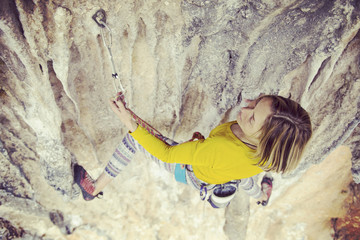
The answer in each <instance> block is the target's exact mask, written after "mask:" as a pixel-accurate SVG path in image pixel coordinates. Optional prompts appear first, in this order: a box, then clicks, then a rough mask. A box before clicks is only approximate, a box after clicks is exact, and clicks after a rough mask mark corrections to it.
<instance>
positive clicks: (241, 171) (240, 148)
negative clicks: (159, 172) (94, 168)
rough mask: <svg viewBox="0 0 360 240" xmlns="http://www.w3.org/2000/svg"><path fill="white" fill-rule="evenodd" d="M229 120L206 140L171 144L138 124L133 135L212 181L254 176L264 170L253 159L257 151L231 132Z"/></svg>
mask: <svg viewBox="0 0 360 240" xmlns="http://www.w3.org/2000/svg"><path fill="white" fill-rule="evenodd" d="M234 123H236V122H228V123H225V124H222V125H220V126H218V127H216V128H215V129H213V130H212V131H211V133H210V135H209V137H208V138H207V139H205V140H198V141H193V142H185V143H181V144H179V145H176V146H169V145H167V144H166V143H164V142H162V141H161V140H159V139H157V138H156V137H154V136H152V135H151V134H149V133H148V132H147V131H146V130H145V129H144V128H142V127H140V126H139V127H138V128H137V129H136V130H135V131H134V132H133V133H131V135H132V136H133V137H134V138H135V139H136V140H137V141H138V142H139V144H140V145H142V146H143V147H144V148H145V149H146V150H147V151H148V152H150V153H151V154H152V155H154V156H155V157H157V158H158V159H160V160H161V161H164V162H168V163H182V164H190V165H192V168H193V171H194V174H195V176H196V177H197V178H199V179H200V180H202V181H204V182H207V183H210V184H221V183H225V182H228V181H231V180H234V179H242V178H248V177H251V176H254V175H256V174H258V173H260V172H262V171H263V170H262V169H261V168H259V167H258V166H255V164H256V163H257V159H252V158H251V153H253V151H254V150H252V149H251V148H249V147H248V146H246V145H245V144H244V143H243V142H242V141H240V140H239V139H238V138H237V137H236V136H235V135H234V134H233V132H232V131H231V128H230V127H231V125H232V124H234Z"/></svg>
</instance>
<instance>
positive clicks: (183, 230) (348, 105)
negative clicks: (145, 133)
mask: <svg viewBox="0 0 360 240" xmlns="http://www.w3.org/2000/svg"><path fill="white" fill-rule="evenodd" d="M100 8H102V9H104V10H105V12H106V15H107V16H106V23H107V25H108V26H109V27H110V28H111V30H112V40H113V41H112V46H111V49H112V53H113V56H114V63H115V66H116V69H117V72H118V74H119V76H120V79H121V82H122V85H123V86H124V88H125V90H126V97H127V100H128V102H129V105H130V106H131V108H132V109H133V110H134V111H135V112H136V113H138V114H139V115H140V116H141V117H143V118H144V119H146V120H147V121H149V122H150V123H152V125H153V126H154V127H156V128H158V129H159V130H160V131H161V132H162V133H163V134H165V135H168V136H170V137H172V138H174V139H175V140H177V141H185V140H187V139H189V138H190V137H191V135H192V132H193V131H195V130H196V131H201V132H202V133H203V134H204V135H207V134H208V133H209V132H210V130H211V129H212V128H213V127H215V126H216V125H218V124H219V123H222V122H226V121H230V120H233V119H234V118H235V114H236V112H237V110H238V109H239V105H241V103H242V102H243V101H242V100H243V99H244V98H254V97H256V96H258V95H259V94H260V93H272V94H280V95H283V96H286V97H287V96H290V95H291V98H292V99H294V100H297V101H299V102H300V103H301V104H302V106H304V108H305V109H307V110H308V111H309V113H310V114H311V117H312V121H313V128H314V136H313V138H312V139H311V142H310V144H309V147H308V149H307V152H306V153H305V155H304V157H303V161H302V164H301V166H299V168H298V169H297V170H296V171H295V172H294V174H292V175H290V176H287V177H281V176H278V175H274V179H275V181H274V184H275V185H274V193H273V196H272V198H271V201H270V204H269V206H268V207H266V208H259V207H258V206H255V202H254V201H250V202H249V199H248V197H247V196H245V195H244V194H243V193H241V192H240V193H239V194H238V195H237V197H236V199H234V201H233V203H232V204H231V205H230V206H229V207H228V208H227V209H226V210H216V209H212V208H211V207H210V206H209V205H208V204H206V203H205V204H204V203H203V202H201V200H200V199H199V196H198V193H197V192H194V191H192V190H191V189H189V188H187V187H186V186H183V185H180V184H177V183H176V182H175V181H174V180H173V177H172V176H169V175H167V174H166V173H163V172H161V171H159V170H158V169H157V168H156V166H155V165H153V163H149V162H147V161H144V158H143V156H142V155H141V154H139V155H138V156H137V157H136V158H135V159H134V161H133V163H131V165H130V166H129V168H128V171H127V172H124V173H123V174H122V175H121V176H119V177H118V178H116V179H115V181H114V182H113V183H111V184H110V185H109V186H108V187H107V188H106V189H105V196H104V198H103V199H96V200H94V201H91V202H84V201H83V200H82V198H81V197H80V196H79V189H78V188H77V187H76V186H74V185H73V180H72V179H73V177H72V164H74V163H79V164H81V165H83V166H84V167H85V168H86V169H88V170H89V172H90V173H91V175H92V176H94V177H97V176H98V175H99V174H100V173H101V171H102V169H103V168H104V166H105V165H106V163H107V160H108V159H109V157H110V156H111V154H112V151H113V150H114V148H115V147H116V145H117V143H118V142H119V140H120V139H121V138H122V136H123V134H124V133H125V129H124V128H123V126H122V125H121V123H120V122H119V121H118V120H117V119H116V117H115V116H114V114H112V112H111V110H110V108H109V107H108V104H107V101H108V99H109V98H110V97H112V96H113V95H114V94H115V90H114V86H113V80H112V78H111V73H112V67H111V62H110V60H109V55H108V50H107V48H106V47H105V46H104V45H103V41H102V39H101V36H100V27H99V26H98V25H97V24H96V23H95V22H94V21H93V19H92V18H91V17H92V16H93V14H95V12H96V11H97V10H99V9H100ZM359 18H360V2H359V1H356V0H353V1H351V0H333V1H326V0H321V1H310V0H303V1H295V0H293V1H290V0H288V1H286V0H284V1H271V0H268V1H267V0H263V1H261V0H258V1H232V0H229V1H190V0H187V1H185V0H184V1H155V0H154V1H151V0H150V1H140V0H139V1H69V0H64V1H35V0H29V1H20V0H15V1H10V0H2V1H1V3H0V52H1V60H0V66H1V68H0V79H1V82H0V84H1V85H0V100H1V110H0V122H1V128H0V131H1V137H0V151H1V155H0V162H1V169H0V204H1V207H0V216H1V217H0V236H6V237H7V238H11V237H13V238H16V237H17V238H20V239H307V238H308V239H331V238H332V236H334V237H335V238H339V239H342V238H341V237H344V236H348V237H349V236H350V237H354V236H356V234H357V233H358V232H359V231H357V230H359V229H358V227H356V226H359V224H358V223H359V219H358V218H356V217H357V216H356V215H358V212H359V211H358V209H359V205H358V203H357V201H355V200H351V199H354V197H352V196H356V193H357V195H358V193H359V192H358V185H357V183H360V160H359V147H358V146H359V141H360V140H359V135H360V134H359V131H360V130H359V126H358V124H359V121H360V115H359V114H360V113H359V108H360V98H359V96H360V80H359V79H360V69H359V65H360V51H359V49H360V33H359V28H360V19H359ZM105 33H107V31H105ZM340 145H347V146H348V147H341V148H340V150H339V149H337V150H336V151H337V153H335V154H337V155H335V156H336V157H331V156H330V157H329V158H326V157H327V156H328V155H329V154H330V153H331V152H332V151H334V150H335V149H336V148H338V147H339V146H340ZM339 151H340V153H339ZM325 158H326V160H324V159H325ZM314 164H315V165H314ZM349 184H350V185H349ZM349 186H350V188H349ZM356 191H357V192H356ZM327 200H328V201H327ZM317 206H319V208H317ZM315 212H317V214H316V217H314V216H315ZM356 224H358V225H356ZM316 234H318V235H316ZM346 234H348V235H346ZM350 239H351V238H350Z"/></svg>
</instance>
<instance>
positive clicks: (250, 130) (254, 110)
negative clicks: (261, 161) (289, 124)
mask: <svg viewBox="0 0 360 240" xmlns="http://www.w3.org/2000/svg"><path fill="white" fill-rule="evenodd" d="M271 104H272V100H271V99H270V98H267V97H264V98H260V99H257V100H254V101H251V102H250V103H249V105H248V106H247V107H243V108H241V110H240V112H239V114H238V115H237V118H236V121H237V123H238V124H239V126H240V128H241V130H242V133H243V137H244V140H245V141H248V142H249V143H255V144H257V143H258V139H259V137H260V134H261V132H260V129H261V128H262V126H263V125H264V123H265V121H266V119H267V118H268V117H269V116H270V115H271V114H272V111H271Z"/></svg>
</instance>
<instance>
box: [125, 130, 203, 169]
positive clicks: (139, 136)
mask: <svg viewBox="0 0 360 240" xmlns="http://www.w3.org/2000/svg"><path fill="white" fill-rule="evenodd" d="M131 136H133V137H134V138H135V139H136V141H138V143H139V144H140V145H141V146H143V147H144V148H145V149H146V151H148V152H149V153H150V154H151V155H153V156H155V157H157V158H158V159H160V160H161V161H163V162H167V163H181V164H190V165H197V166H202V165H203V166H206V165H208V164H209V163H208V162H203V161H194V155H195V152H196V151H198V150H199V148H201V147H199V143H202V142H203V141H204V140H199V141H194V142H185V143H181V144H179V145H176V146H170V145H168V144H166V143H164V142H163V141H161V140H160V139H158V138H156V137H154V136H153V135H151V134H150V133H149V132H148V131H146V129H145V128H143V127H141V126H139V127H138V128H137V129H136V130H135V131H134V132H133V133H131Z"/></svg>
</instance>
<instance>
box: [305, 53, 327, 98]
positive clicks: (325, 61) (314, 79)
mask: <svg viewBox="0 0 360 240" xmlns="http://www.w3.org/2000/svg"><path fill="white" fill-rule="evenodd" d="M330 59H331V57H328V58H326V59H325V60H324V61H323V62H322V63H321V66H320V68H319V70H318V72H317V73H316V75H315V77H314V78H313V80H312V81H311V83H310V85H309V87H308V91H309V90H310V88H311V86H312V85H313V84H314V83H315V82H316V80H317V79H318V78H319V76H320V75H321V73H322V72H323V69H324V68H325V66H326V64H327V63H328V62H329V61H330Z"/></svg>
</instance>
